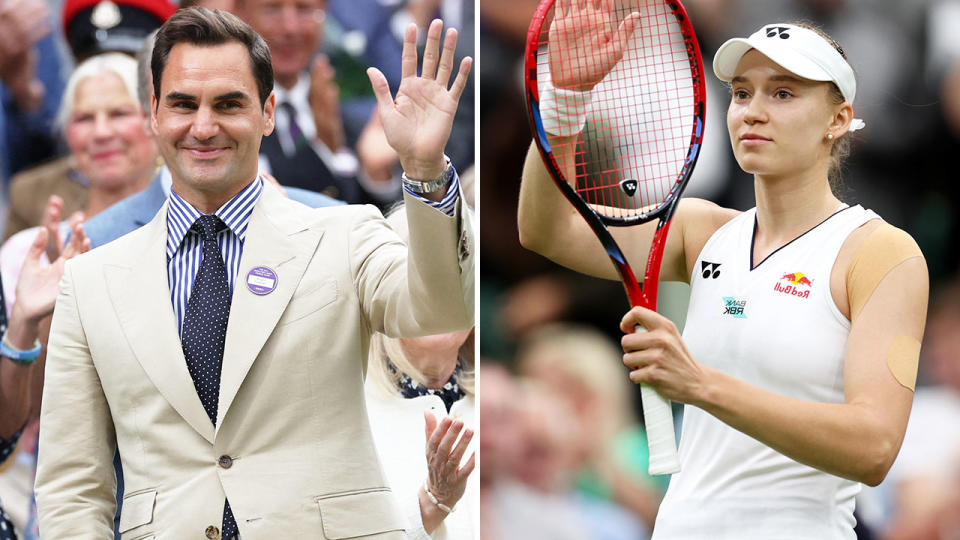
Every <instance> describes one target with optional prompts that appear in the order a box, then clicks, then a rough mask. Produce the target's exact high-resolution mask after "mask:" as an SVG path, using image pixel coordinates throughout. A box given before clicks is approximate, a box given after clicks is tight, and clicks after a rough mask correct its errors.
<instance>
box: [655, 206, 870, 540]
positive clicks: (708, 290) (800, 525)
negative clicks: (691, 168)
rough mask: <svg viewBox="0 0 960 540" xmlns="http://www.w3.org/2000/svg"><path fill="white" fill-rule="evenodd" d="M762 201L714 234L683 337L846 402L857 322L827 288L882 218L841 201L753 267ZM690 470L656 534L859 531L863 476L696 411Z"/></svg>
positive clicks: (746, 372) (745, 375)
mask: <svg viewBox="0 0 960 540" xmlns="http://www.w3.org/2000/svg"><path fill="white" fill-rule="evenodd" d="M755 216H756V209H753V210H749V211H747V212H744V213H743V214H741V215H740V216H737V217H736V218H734V219H733V220H731V221H730V222H729V223H727V224H725V225H724V226H723V227H721V228H720V229H719V230H718V231H717V232H716V233H714V234H713V236H712V237H711V238H710V239H709V240H708V241H707V244H706V245H705V246H704V248H703V251H702V252H701V253H700V257H699V258H698V259H697V263H696V266H695V268H694V272H693V275H692V278H691V293H690V307H689V309H688V313H687V322H686V327H685V329H684V333H683V338H684V341H685V342H686V344H687V346H688V348H689V349H690V351H691V353H692V354H693V356H694V358H696V359H697V360H698V361H699V362H702V363H703V364H706V365H709V366H711V367H713V368H716V369H719V370H721V371H723V372H725V373H728V374H730V375H732V376H734V377H737V378H739V379H742V380H744V381H746V382H748V383H750V384H753V385H756V386H758V387H760V388H764V389H766V390H769V391H771V392H775V393H777V394H782V395H785V396H789V397H792V398H796V399H802V400H808V401H818V402H831V403H839V402H842V401H843V358H844V349H845V346H846V341H847V336H848V335H849V332H850V322H849V321H848V320H847V319H846V318H845V317H844V316H843V315H842V314H841V313H840V311H839V310H838V309H837V307H836V305H835V304H834V302H833V297H832V296H831V294H830V272H831V269H832V268H833V264H834V261H835V260H836V258H837V253H838V252H839V251H840V247H841V245H842V244H843V242H844V240H846V238H847V236H848V235H849V234H850V233H851V232H852V231H853V230H854V229H856V228H857V227H859V226H860V225H862V224H864V223H865V222H866V221H868V220H870V219H874V218H876V217H877V215H876V214H875V213H873V212H872V211H869V210H864V209H863V208H861V207H860V206H855V207H846V206H844V207H843V208H841V209H840V210H839V211H837V212H836V213H835V214H833V215H832V216H830V217H829V218H827V219H826V220H825V221H823V222H822V223H820V224H819V225H817V226H816V227H814V228H813V229H811V230H809V231H807V232H806V233H804V234H803V235H801V236H799V237H798V238H796V239H794V240H793V241H792V242H790V243H789V244H787V245H785V246H783V247H781V248H780V249H778V250H777V251H775V252H773V253H772V254H770V255H769V256H768V257H767V258H766V259H764V260H763V261H762V262H761V263H760V264H758V265H757V266H756V267H754V268H751V266H752V260H753V253H752V250H753V235H754V230H755V225H754V224H755ZM679 450H680V462H681V464H682V470H681V472H680V473H678V474H675V475H673V477H672V479H671V481H670V487H669V489H668V490H667V494H666V496H665V498H664V500H663V503H662V505H661V506H660V512H659V514H658V515H657V521H656V526H655V527H654V531H653V538H654V539H655V540H675V539H691V540H694V539H695V540H705V539H710V540H713V539H717V540H725V539H729V540H734V539H735V540H780V539H783V540H800V539H803V540H808V539H816V540H834V539H837V540H840V539H844V540H846V539H853V538H855V535H854V533H853V527H854V524H855V521H854V518H853V507H854V496H855V495H856V494H857V493H858V492H859V491H860V484H859V483H857V482H853V481H850V480H845V479H842V478H839V477H837V476H833V475H830V474H827V473H824V472H821V471H818V470H817V469H814V468H812V467H808V466H806V465H802V464H800V463H797V462H796V461H794V460H792V459H790V458H788V457H786V456H784V455H783V454H780V453H779V452H777V451H775V450H773V449H771V448H770V447H768V446H766V445H764V444H762V443H760V442H758V441H757V440H756V439H753V438H752V437H750V436H748V435H745V434H743V433H741V432H739V431H737V430H735V429H733V428H731V427H729V426H728V425H726V424H724V423H723V422H721V421H720V420H717V419H716V418H715V417H713V416H711V415H710V414H708V413H706V412H704V411H703V410H701V409H698V408H696V407H691V406H687V407H685V409H684V417H683V432H682V435H681V438H680V449H679Z"/></svg>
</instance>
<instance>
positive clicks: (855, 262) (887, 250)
mask: <svg viewBox="0 0 960 540" xmlns="http://www.w3.org/2000/svg"><path fill="white" fill-rule="evenodd" d="M922 256H923V254H922V253H921V252H920V247H919V246H917V243H916V242H914V241H913V238H911V237H910V235H909V234H907V233H905V232H903V231H901V230H900V229H897V228H896V227H892V226H889V225H887V224H881V225H880V226H879V227H877V228H875V229H874V230H873V231H871V232H870V234H869V235H867V238H866V239H865V240H864V241H863V243H862V244H860V247H859V248H857V251H856V253H855V254H854V255H853V259H852V260H851V261H850V266H849V267H848V268H847V298H848V299H849V300H850V320H851V321H854V320H856V319H857V316H858V315H860V311H861V310H863V306H865V305H866V303H867V300H869V299H870V297H871V296H872V295H873V292H874V291H875V290H876V289H877V285H879V284H880V282H881V281H883V278H884V277H886V275H887V274H888V273H889V272H890V270H893V269H894V268H895V267H897V266H898V265H899V264H900V263H902V262H903V261H906V260H907V259H911V258H913V257H922Z"/></svg>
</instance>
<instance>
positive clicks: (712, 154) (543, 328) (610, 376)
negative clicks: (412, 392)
mask: <svg viewBox="0 0 960 540" xmlns="http://www.w3.org/2000/svg"><path fill="white" fill-rule="evenodd" d="M537 3H538V2H537V0H482V1H481V2H480V3H479V14H480V17H479V32H480V62H479V64H478V67H479V70H480V71H479V77H480V79H479V84H480V104H481V105H480V107H481V108H480V148H481V163H482V171H483V172H482V174H483V181H482V182H481V189H480V195H481V206H482V208H483V219H482V221H481V244H480V246H481V258H482V261H483V263H482V265H483V266H482V272H481V287H480V291H481V292H480V295H481V296H480V305H481V314H480V325H481V328H482V329H483V331H482V332H481V333H480V354H481V368H480V392H479V394H478V398H479V401H480V414H481V417H482V421H483V424H484V429H483V431H482V432H481V433H480V439H481V441H480V443H481V469H480V470H481V489H482V496H481V501H482V505H483V507H482V511H483V516H484V520H483V538H484V539H485V540H494V539H502V540H507V539H521V538H523V539H537V538H551V539H553V538H581V539H589V538H596V539H614V538H631V539H635V538H643V537H645V535H646V534H648V533H647V532H644V531H649V529H650V527H651V526H652V523H653V521H652V520H653V517H654V516H655V514H656V506H657V502H658V500H659V498H660V497H662V494H663V493H664V491H665V487H666V484H665V481H664V479H662V478H660V477H650V476H649V475H647V474H646V472H645V471H646V466H645V463H646V459H647V457H646V442H645V440H644V437H643V430H642V422H638V420H637V419H636V417H637V416H639V415H640V414H641V412H640V410H639V399H636V397H637V395H638V392H637V391H636V389H635V388H632V387H630V384H629V383H628V382H627V377H626V375H627V372H626V369H625V368H624V367H623V366H622V364H621V362H620V352H619V347H618V344H619V330H618V324H619V321H620V318H621V317H622V316H623V314H624V313H625V312H626V310H627V309H628V307H629V306H628V305H627V302H626V298H625V295H624V294H623V289H622V285H621V284H620V283H619V282H604V281H601V280H598V279H594V278H589V277H586V276H580V275H577V274H575V273H572V272H569V271H566V270H564V269H562V268H560V267H558V266H556V265H554V264H553V263H551V262H550V261H548V260H546V259H544V258H542V257H540V256H539V255H536V254H534V253H532V252H528V251H526V250H524V249H523V248H522V247H521V246H520V243H519V241H518V239H517V228H516V208H517V197H518V193H519V185H520V175H521V168H522V164H523V158H524V155H525V154H526V152H527V149H528V147H529V145H530V140H531V139H530V131H529V128H528V126H527V122H526V115H525V105H524V98H523V75H522V60H523V52H524V51H523V49H524V43H525V39H526V32H527V26H528V25H529V22H530V19H531V17H532V15H533V12H534V10H535V8H536V5H537ZM683 3H684V6H685V7H686V9H687V11H688V13H689V15H690V17H691V20H692V22H693V25H694V28H695V29H696V31H697V35H698V38H699V40H700V46H701V49H702V51H703V63H704V67H705V68H706V71H707V73H708V74H709V76H708V77H707V90H708V100H707V111H708V112H707V121H706V134H705V141H704V148H703V151H702V153H701V157H700V159H699V161H698V164H697V168H696V170H695V171H694V174H693V178H692V179H691V181H690V184H689V186H688V188H687V191H686V195H687V196H695V197H702V198H707V199H710V200H713V201H715V202H717V203H718V204H721V205H723V206H727V207H731V208H736V209H740V210H746V209H748V208H751V207H752V206H754V202H753V201H754V199H753V182H752V178H751V176H750V175H748V174H746V173H744V172H743V171H741V170H740V169H739V167H738V166H737V163H736V162H735V161H734V159H733V154H732V152H731V150H730V143H729V137H728V135H727V131H726V127H725V126H726V121H725V114H726V104H727V102H728V100H729V93H728V90H727V88H726V87H725V86H724V85H723V84H722V83H721V82H720V81H718V80H717V79H716V78H715V77H713V76H712V69H711V65H712V61H713V54H714V53H715V51H716V50H717V48H718V47H719V46H720V45H721V44H722V43H723V42H724V41H725V40H727V39H729V38H731V37H734V36H742V37H745V36H747V35H750V34H751V33H753V32H754V31H756V29H757V28H759V27H760V26H761V25H763V24H767V23H772V22H792V21H805V22H809V23H812V24H815V25H816V26H818V27H820V28H822V29H823V30H825V31H826V32H827V33H828V34H830V35H831V36H832V37H833V38H834V39H835V40H836V41H837V42H839V44H840V45H841V46H842V47H843V49H844V51H845V52H846V54H847V57H848V58H849V59H850V61H851V63H852V64H853V66H854V69H855V70H856V72H857V75H858V92H857V101H856V103H854V111H855V112H856V115H857V116H858V117H860V118H863V119H864V120H865V121H866V129H864V130H862V131H858V132H857V133H855V134H854V135H853V149H852V154H851V156H850V158H848V159H847V161H846V162H845V165H844V167H843V172H842V177H843V183H842V185H841V186H840V187H839V193H838V195H839V196H840V198H841V199H842V200H844V202H847V203H850V204H862V205H863V206H864V207H866V208H871V209H873V210H875V211H876V212H878V213H879V214H880V215H881V216H882V217H883V218H884V219H885V220H887V221H888V222H890V223H892V224H893V225H895V226H897V227H900V228H902V229H904V230H906V231H907V232H909V233H910V234H911V235H912V236H913V237H914V238H915V239H916V241H917V242H918V244H919V245H920V247H921V249H922V250H923V253H924V255H925V256H926V259H927V264H928V265H929V269H930V277H931V301H930V313H929V317H928V323H927V331H926V336H925V338H924V343H923V348H922V351H921V359H920V374H919V378H918V388H917V392H916V397H915V400H914V408H913V412H912V414H911V418H910V424H909V427H908V428H907V434H906V438H905V440H904V443H903V448H902V450H901V452H900V456H899V457H898V460H897V462H896V463H895V464H894V466H893V468H892V469H891V471H890V473H889V475H888V476H887V479H886V480H885V481H884V482H883V484H881V485H880V486H879V487H877V488H865V489H864V491H863V492H862V494H861V496H860V497H859V498H858V503H857V518H858V527H857V534H858V537H859V538H881V539H890V540H908V539H909V540H921V539H924V540H925V539H931V540H932V539H947V538H960V250H958V249H957V246H958V240H960V234H958V233H960V188H958V186H957V185H956V183H957V174H956V172H955V170H954V165H953V163H952V158H953V156H955V155H957V152H958V150H960V32H958V28H960V1H955V0H912V1H910V2H902V1H897V0H685V1H684V2H683ZM661 287H662V289H661V293H660V303H661V311H667V312H668V316H671V317H672V318H674V320H675V322H677V324H678V326H680V327H681V328H682V324H683V318H684V309H685V302H686V294H687V291H688V288H687V287H686V285H683V284H667V285H666V286H664V285H662V286H661ZM664 287H665V288H664ZM624 385H626V386H627V388H623V387H624ZM678 416H679V415H678ZM679 421H680V420H679V419H678V422H679ZM520 516H523V517H522V518H521V517H520ZM614 523H617V524H618V526H614V525H613V524H614Z"/></svg>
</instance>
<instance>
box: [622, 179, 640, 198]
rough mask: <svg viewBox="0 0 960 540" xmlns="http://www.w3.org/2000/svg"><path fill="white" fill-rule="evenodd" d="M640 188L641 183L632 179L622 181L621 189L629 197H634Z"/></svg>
mask: <svg viewBox="0 0 960 540" xmlns="http://www.w3.org/2000/svg"><path fill="white" fill-rule="evenodd" d="M639 186H640V184H639V182H637V181H636V180H634V179H632V178H627V179H626V180H621V181H620V189H622V190H623V192H624V193H626V194H627V197H633V194H634V193H636V192H637V187H639Z"/></svg>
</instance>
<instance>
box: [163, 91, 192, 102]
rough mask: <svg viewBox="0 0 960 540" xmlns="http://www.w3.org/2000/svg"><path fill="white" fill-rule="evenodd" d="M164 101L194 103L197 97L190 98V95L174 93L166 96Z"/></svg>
mask: <svg viewBox="0 0 960 540" xmlns="http://www.w3.org/2000/svg"><path fill="white" fill-rule="evenodd" d="M164 99H166V100H167V101H181V100H185V101H196V99H197V96H192V95H190V94H184V93H183V92H176V91H174V92H170V93H169V94H167V95H166V97H165V98H164Z"/></svg>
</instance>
